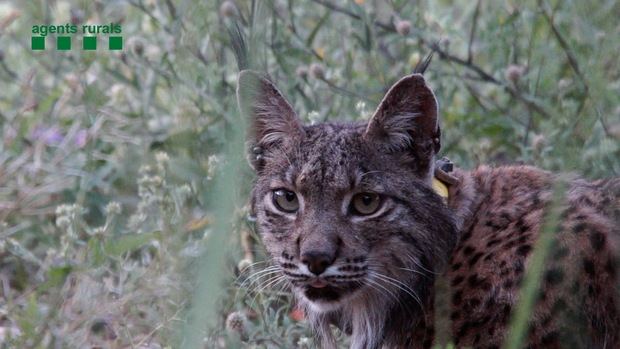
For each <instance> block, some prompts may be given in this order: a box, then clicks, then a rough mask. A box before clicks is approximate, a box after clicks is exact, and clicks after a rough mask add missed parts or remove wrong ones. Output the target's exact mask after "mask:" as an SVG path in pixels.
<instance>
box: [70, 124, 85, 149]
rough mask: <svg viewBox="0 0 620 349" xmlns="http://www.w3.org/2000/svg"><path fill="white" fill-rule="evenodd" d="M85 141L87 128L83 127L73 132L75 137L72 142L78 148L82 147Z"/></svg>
mask: <svg viewBox="0 0 620 349" xmlns="http://www.w3.org/2000/svg"><path fill="white" fill-rule="evenodd" d="M87 141H88V130H87V129H85V128H83V129H81V130H79V131H78V132H77V133H76V134H75V138H74V139H73V142H75V145H76V146H77V147H78V148H84V146H85V145H86V142H87Z"/></svg>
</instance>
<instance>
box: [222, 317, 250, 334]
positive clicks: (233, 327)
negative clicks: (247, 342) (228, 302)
mask: <svg viewBox="0 0 620 349" xmlns="http://www.w3.org/2000/svg"><path fill="white" fill-rule="evenodd" d="M226 330H227V331H229V332H232V333H235V334H237V335H238V336H239V337H240V338H241V339H246V338H247V333H248V318H247V317H246V316H245V315H244V314H243V313H242V312H240V311H233V312H232V313H230V314H228V317H227V318H226Z"/></svg>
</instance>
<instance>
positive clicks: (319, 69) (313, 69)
mask: <svg viewBox="0 0 620 349" xmlns="http://www.w3.org/2000/svg"><path fill="white" fill-rule="evenodd" d="M310 76H312V77H313V78H315V79H319V80H323V79H325V68H323V66H322V65H321V64H319V63H312V64H311V65H310Z"/></svg>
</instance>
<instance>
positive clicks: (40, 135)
mask: <svg viewBox="0 0 620 349" xmlns="http://www.w3.org/2000/svg"><path fill="white" fill-rule="evenodd" d="M31 137H32V139H33V140H34V141H41V142H43V143H45V144H46V145H56V144H59V143H60V142H62V140H63V139H64V136H63V135H62V133H61V130H60V127H58V126H56V125H53V126H51V127H47V126H41V125H39V126H36V127H35V128H34V130H33V131H32V133H31Z"/></svg>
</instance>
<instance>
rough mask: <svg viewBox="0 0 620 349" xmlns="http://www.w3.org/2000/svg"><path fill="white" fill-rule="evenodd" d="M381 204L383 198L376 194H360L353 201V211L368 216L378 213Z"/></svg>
mask: <svg viewBox="0 0 620 349" xmlns="http://www.w3.org/2000/svg"><path fill="white" fill-rule="evenodd" d="M380 204H381V197H380V196H379V194H375V193H359V194H355V195H354V196H353V199H352V200H351V210H352V211H353V213H355V214H358V215H363V216H367V215H370V214H373V213H375V212H377V210H378V209H379V206H380Z"/></svg>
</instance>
